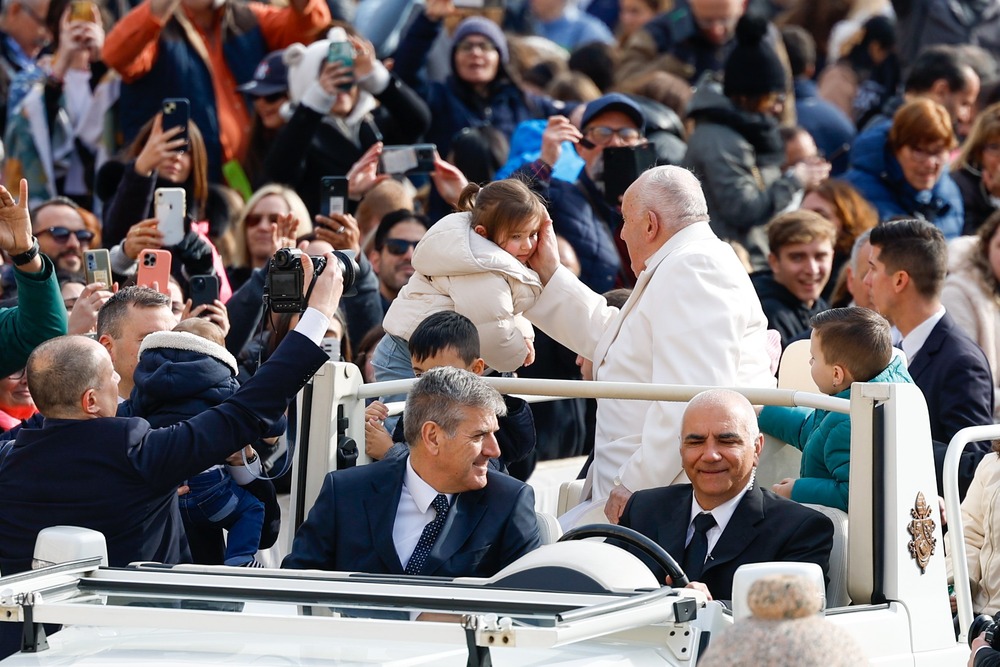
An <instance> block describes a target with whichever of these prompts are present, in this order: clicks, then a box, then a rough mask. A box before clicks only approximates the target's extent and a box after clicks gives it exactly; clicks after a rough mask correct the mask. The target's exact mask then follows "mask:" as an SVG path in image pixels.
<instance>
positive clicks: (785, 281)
mask: <svg viewBox="0 0 1000 667" xmlns="http://www.w3.org/2000/svg"><path fill="white" fill-rule="evenodd" d="M767 262H768V264H769V265H770V267H771V271H773V272H774V280H775V282H777V283H778V284H779V285H782V286H783V287H784V288H785V289H787V290H788V291H789V292H791V293H792V294H794V295H795V298H796V299H798V300H799V301H801V302H802V303H804V304H806V305H807V306H809V307H812V305H813V304H814V303H816V299H818V298H819V295H820V294H821V293H822V292H823V288H824V287H826V282H827V281H828V280H829V279H830V270H831V269H832V267H833V243H832V242H831V241H830V239H816V240H814V241H810V242H809V243H789V244H786V245H783V246H781V248H779V249H778V252H777V253H770V254H769V255H768V256H767Z"/></svg>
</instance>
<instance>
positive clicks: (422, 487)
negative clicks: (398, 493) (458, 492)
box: [403, 456, 455, 512]
mask: <svg viewBox="0 0 1000 667" xmlns="http://www.w3.org/2000/svg"><path fill="white" fill-rule="evenodd" d="M403 484H404V485H405V486H406V490H407V491H409V492H410V497H411V498H413V503H414V504H415V505H416V506H417V509H419V510H420V511H421V512H426V511H427V510H428V509H429V508H430V506H431V503H432V502H433V501H434V499H435V498H436V497H437V495H438V493H439V492H438V491H437V490H436V489H435V488H434V487H433V486H431V485H430V484H428V483H427V482H425V481H424V480H423V479H422V478H421V477H420V475H418V474H417V471H416V470H414V469H413V463H412V462H411V461H410V457H409V456H407V457H406V474H405V475H404V476H403ZM444 495H445V496H447V498H448V503H449V504H450V503H451V499H452V498H453V497H454V495H455V494H453V493H446V494H444Z"/></svg>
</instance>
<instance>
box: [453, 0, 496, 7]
mask: <svg viewBox="0 0 1000 667" xmlns="http://www.w3.org/2000/svg"><path fill="white" fill-rule="evenodd" d="M453 4H454V5H455V7H457V8H459V9H487V8H490V7H500V8H503V7H504V4H505V3H504V0H454V3H453Z"/></svg>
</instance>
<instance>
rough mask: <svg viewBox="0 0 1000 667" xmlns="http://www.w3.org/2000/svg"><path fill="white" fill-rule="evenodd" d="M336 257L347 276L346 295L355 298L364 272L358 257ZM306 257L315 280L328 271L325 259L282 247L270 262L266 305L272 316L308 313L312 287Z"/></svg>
mask: <svg viewBox="0 0 1000 667" xmlns="http://www.w3.org/2000/svg"><path fill="white" fill-rule="evenodd" d="M333 256H334V257H336V258H337V260H338V261H339V262H340V272H341V273H342V274H343V276H344V296H353V295H354V294H356V293H357V291H356V290H355V289H354V283H355V281H356V280H357V277H358V271H359V270H360V269H359V268H358V263H357V262H356V261H354V257H352V256H351V255H350V254H348V253H346V252H343V251H342V250H334V251H333ZM303 258H308V259H310V260H312V265H313V279H315V277H316V276H318V275H320V274H321V273H323V269H325V268H326V258H325V257H314V256H309V255H305V254H303V253H302V251H301V250H298V249H296V248H281V249H280V250H278V252H276V253H274V257H272V258H271V261H270V262H268V265H267V281H266V283H265V285H264V303H265V305H266V306H267V308H268V309H269V310H270V311H271V312H272V313H301V312H304V311H305V309H306V299H307V297H308V294H309V289H310V286H309V285H306V284H305V272H304V271H303V269H302V260H303Z"/></svg>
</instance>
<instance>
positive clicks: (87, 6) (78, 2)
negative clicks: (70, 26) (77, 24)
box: [69, 0, 97, 23]
mask: <svg viewBox="0 0 1000 667" xmlns="http://www.w3.org/2000/svg"><path fill="white" fill-rule="evenodd" d="M95 16H97V10H96V8H95V5H94V3H93V2H90V0H73V1H72V2H70V3H69V20H70V21H86V22H87V23H94V17H95Z"/></svg>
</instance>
